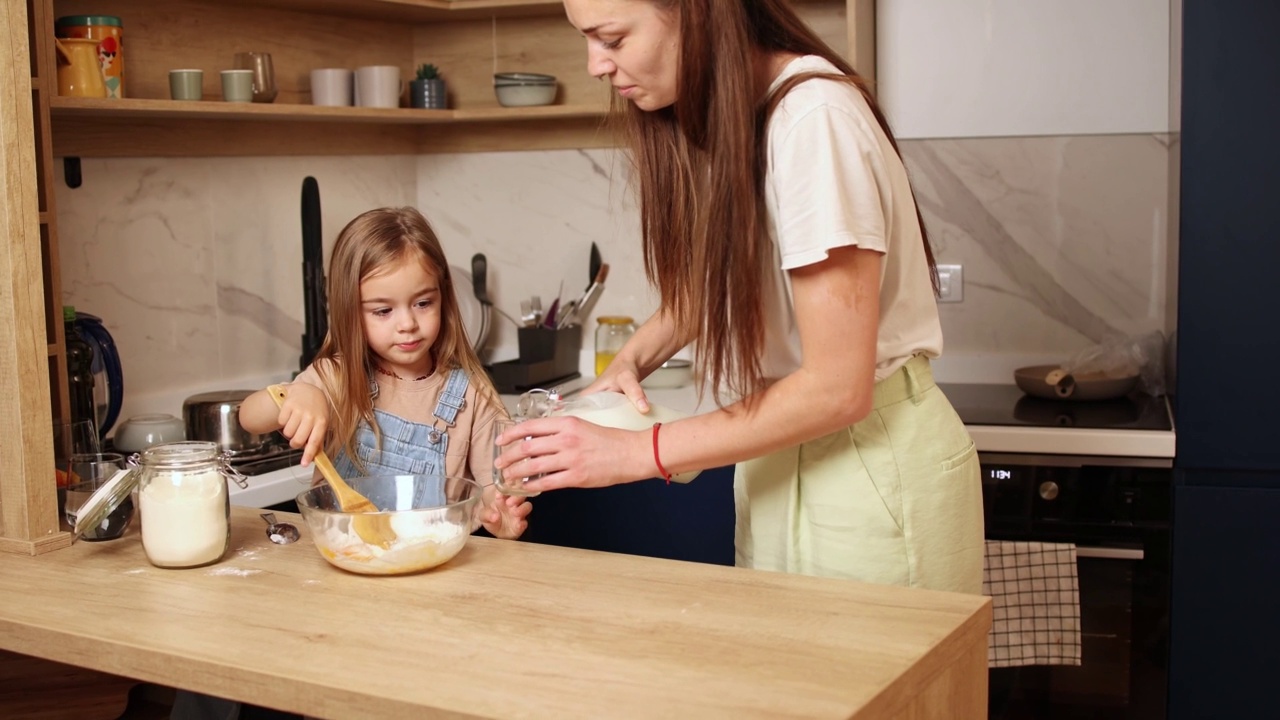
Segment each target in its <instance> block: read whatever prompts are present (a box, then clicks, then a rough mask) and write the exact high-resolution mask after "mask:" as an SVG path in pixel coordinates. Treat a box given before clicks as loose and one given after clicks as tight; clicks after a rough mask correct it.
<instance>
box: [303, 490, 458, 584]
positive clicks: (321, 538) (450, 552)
mask: <svg viewBox="0 0 1280 720" xmlns="http://www.w3.org/2000/svg"><path fill="white" fill-rule="evenodd" d="M347 484H349V485H350V486H351V487H352V489H353V490H355V491H356V492H358V493H360V494H361V495H364V496H365V497H367V498H369V501H370V502H372V503H373V504H374V505H376V506H377V507H378V508H379V509H380V510H382V512H380V513H377V515H379V516H383V517H386V518H387V521H388V522H389V524H390V526H391V529H392V530H394V531H395V536H396V537H395V540H394V541H393V542H392V543H391V544H390V545H389V546H388V547H385V548H384V547H381V546H380V545H377V544H371V543H368V542H365V541H364V540H363V539H362V538H361V537H360V535H359V534H358V533H357V532H356V530H355V529H354V528H353V527H352V523H351V519H352V518H353V517H355V514H353V513H346V512H343V511H342V510H341V508H340V507H339V505H338V501H337V498H336V496H335V495H334V494H333V491H332V490H331V489H330V488H329V486H328V485H327V484H325V485H319V486H316V487H314V488H312V489H310V490H307V491H306V492H303V493H301V494H300V495H298V510H299V511H300V512H301V513H302V518H303V520H304V521H305V522H306V524H307V528H308V529H310V530H311V539H312V541H314V543H315V546H316V550H318V551H320V555H321V557H323V558H324V559H325V560H327V561H329V563H330V564H331V565H333V566H334V567H338V568H341V569H343V570H347V571H350V572H353V573H359V574H361V575H405V574H408V573H415V572H422V571H423V570H428V569H430V568H433V567H436V566H438V565H443V564H444V563H446V562H449V561H450V560H452V559H453V557H454V556H455V555H457V554H458V553H459V552H461V551H462V548H463V547H464V546H465V545H466V544H467V538H468V537H470V536H471V533H472V532H474V531H475V530H476V528H478V527H479V526H480V522H479V508H480V499H481V489H480V485H478V484H477V483H476V482H475V481H473V480H467V479H464V478H456V477H445V476H443V475H372V476H369V477H360V478H352V479H350V480H347Z"/></svg>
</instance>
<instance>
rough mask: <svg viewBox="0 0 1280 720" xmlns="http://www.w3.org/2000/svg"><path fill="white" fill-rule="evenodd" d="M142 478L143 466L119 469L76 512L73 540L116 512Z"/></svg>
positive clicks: (72, 532) (72, 533)
mask: <svg viewBox="0 0 1280 720" xmlns="http://www.w3.org/2000/svg"><path fill="white" fill-rule="evenodd" d="M141 480H142V468H136V467H135V468H127V469H124V470H117V471H116V474H115V475H112V476H111V479H110V480H108V481H106V482H105V483H103V484H102V487H100V488H98V489H97V491H95V492H94V493H93V494H92V495H90V496H89V499H88V500H85V501H84V505H81V506H80V510H79V511H78V512H76V526H75V528H73V529H72V531H71V542H75V541H76V540H77V539H78V538H79V537H80V536H81V535H83V534H85V533H86V532H88V531H89V530H90V529H92V528H96V527H98V526H99V525H101V524H102V521H103V520H104V519H106V517H107V516H108V515H110V514H111V513H113V512H115V510H116V508H118V507H120V503H122V502H124V500H125V498H127V497H129V493H131V492H133V489H134V488H136V487H138V483H139V482H140V481H141Z"/></svg>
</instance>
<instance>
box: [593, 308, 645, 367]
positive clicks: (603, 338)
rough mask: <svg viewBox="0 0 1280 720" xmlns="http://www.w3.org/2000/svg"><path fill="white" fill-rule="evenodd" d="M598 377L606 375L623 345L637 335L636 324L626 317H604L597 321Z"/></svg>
mask: <svg viewBox="0 0 1280 720" xmlns="http://www.w3.org/2000/svg"><path fill="white" fill-rule="evenodd" d="M596 322H597V323H599V325H598V326H597V327H596V377H599V376H600V375H602V374H604V369H605V368H607V367H609V363H611V362H613V358H614V357H616V356H617V354H618V351H619V350H621V349H622V346H623V345H626V344H627V341H628V340H630V339H631V336H632V335H635V334H636V323H635V321H634V320H632V319H631V318H629V317H627V316H626V315H602V316H601V317H599V318H597V319H596Z"/></svg>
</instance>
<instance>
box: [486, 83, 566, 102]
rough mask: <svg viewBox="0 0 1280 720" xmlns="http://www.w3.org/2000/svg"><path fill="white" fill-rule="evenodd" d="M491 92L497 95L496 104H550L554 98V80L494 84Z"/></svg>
mask: <svg viewBox="0 0 1280 720" xmlns="http://www.w3.org/2000/svg"><path fill="white" fill-rule="evenodd" d="M493 92H494V94H495V95H497V96H498V104H499V105H501V106H503V107H530V106H533V105H550V104H551V103H553V102H555V100H556V84H555V83H554V82H550V83H545V82H537V83H518V84H504V85H494V87H493Z"/></svg>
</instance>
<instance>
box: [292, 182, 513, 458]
mask: <svg viewBox="0 0 1280 720" xmlns="http://www.w3.org/2000/svg"><path fill="white" fill-rule="evenodd" d="M410 262H421V263H422V264H423V266H424V267H425V268H426V269H427V271H428V272H430V273H432V274H433V275H435V276H436V278H437V279H438V280H439V283H440V303H441V306H440V334H439V335H438V336H436V341H435V343H434V344H433V345H432V346H431V355H432V359H433V360H434V365H435V372H437V373H445V372H449V371H450V370H453V369H454V368H462V369H463V370H465V371H466V372H467V375H469V376H470V379H471V384H472V385H475V386H476V392H477V393H480V394H482V395H486V396H488V397H490V398H491V399H492V400H493V401H494V402H498V403H501V400H500V399H499V397H498V391H497V390H496V389H495V388H494V386H493V382H492V381H491V380H490V379H489V375H488V374H487V373H486V372H485V370H484V366H483V365H481V363H480V358H479V356H477V355H476V351H475V350H474V349H473V348H472V347H471V343H470V342H469V341H468V340H467V334H466V331H465V329H464V326H463V324H462V314H461V312H460V311H459V308H458V298H457V294H456V292H455V289H454V282H453V276H452V274H451V272H450V270H449V262H448V260H446V259H445V256H444V248H442V247H441V246H440V240H439V238H437V237H436V234H435V231H434V230H432V229H431V224H430V223H428V222H427V219H426V218H425V217H423V216H422V213H420V212H418V211H417V210H415V209H414V208H411V207H401V208H378V209H376V210H370V211H368V212H365V213H362V214H360V215H357V216H356V218H355V219H354V220H352V221H351V222H349V223H347V226H346V227H344V228H343V229H342V232H341V233H339V234H338V241H337V243H336V244H335V245H334V247H333V256H332V257H331V258H330V260H329V277H328V302H329V333H328V335H326V336H325V339H324V344H322V345H321V346H320V351H319V352H318V353H317V354H316V369H317V371H319V374H320V377H321V379H322V380H323V382H324V385H325V390H326V392H327V393H328V395H329V401H330V402H331V403H332V405H333V411H334V412H333V417H332V422H330V427H329V433H328V438H327V439H326V441H325V446H326V448H328V451H329V452H334V451H336V450H337V449H339V448H341V449H345V450H346V451H347V454H348V455H349V456H350V457H352V458H355V457H356V453H355V447H354V444H355V432H356V428H357V427H359V425H360V421H361V420H364V421H366V422H368V423H369V425H370V427H372V428H373V431H374V434H375V436H376V437H377V438H378V442H379V444H381V442H382V436H381V434H380V433H379V430H378V424H377V422H375V421H374V416H373V398H372V397H371V396H370V392H369V380H370V378H371V377H372V373H373V372H374V355H373V353H372V352H370V351H369V346H368V343H366V342H365V333H364V321H363V314H362V312H361V302H360V283H362V282H363V281H365V280H367V279H368V278H369V277H370V276H372V275H374V274H376V273H378V272H380V271H382V270H383V269H384V268H386V267H387V266H388V265H391V264H396V263H401V264H402V263H410Z"/></svg>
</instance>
